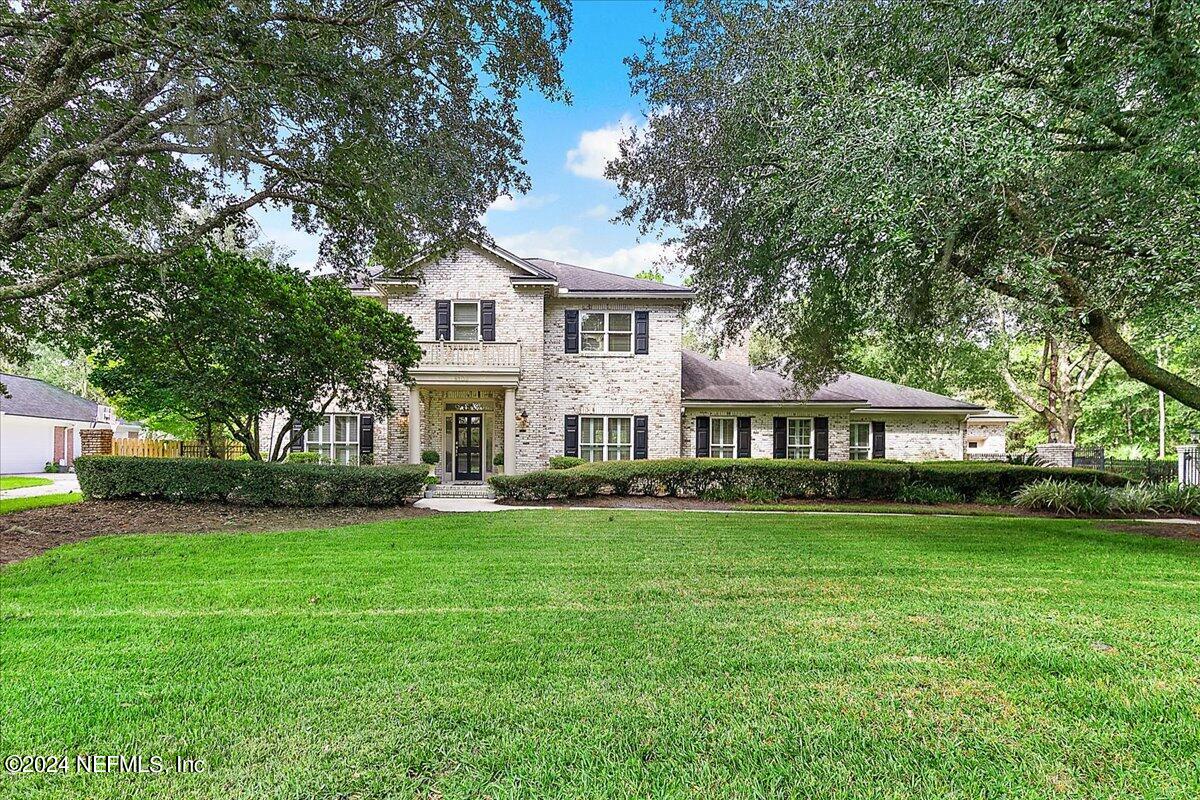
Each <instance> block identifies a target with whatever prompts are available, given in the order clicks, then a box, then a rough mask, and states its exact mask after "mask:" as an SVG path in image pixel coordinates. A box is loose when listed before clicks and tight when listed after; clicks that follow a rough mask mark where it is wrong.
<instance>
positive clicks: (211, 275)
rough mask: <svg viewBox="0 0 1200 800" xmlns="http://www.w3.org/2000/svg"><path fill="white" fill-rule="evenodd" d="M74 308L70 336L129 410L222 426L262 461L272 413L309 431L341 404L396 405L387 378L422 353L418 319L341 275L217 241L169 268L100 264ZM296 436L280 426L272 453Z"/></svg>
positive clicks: (75, 296)
mask: <svg viewBox="0 0 1200 800" xmlns="http://www.w3.org/2000/svg"><path fill="white" fill-rule="evenodd" d="M118 271H119V273H120V274H119V275H118V274H116V273H117V272H118ZM69 307H70V308H71V310H72V313H73V314H74V315H75V317H76V319H77V321H78V324H77V326H76V327H75V328H74V330H73V333H72V342H73V344H75V345H77V346H79V347H80V348H81V349H83V350H85V351H88V352H92V353H93V354H94V355H93V361H94V363H95V368H94V369H93V370H92V381H93V382H94V383H95V384H96V385H97V386H99V387H100V388H101V389H103V390H104V391H105V392H106V393H108V394H109V395H110V396H113V397H115V398H119V399H120V400H121V402H122V405H123V407H124V408H126V409H129V410H130V411H131V412H132V413H137V414H142V415H153V414H161V413H164V412H173V413H177V414H180V415H182V416H184V417H186V418H188V419H190V420H192V421H194V422H195V423H196V425H197V427H198V428H199V429H201V430H205V429H212V428H219V427H221V426H223V427H224V428H225V429H227V430H228V431H229V433H230V434H231V435H232V436H233V437H234V438H235V439H237V440H238V441H239V442H241V443H242V444H243V445H244V446H245V448H246V452H247V453H248V454H249V455H250V457H251V458H252V459H256V460H257V459H259V458H261V457H264V454H261V453H260V449H259V422H260V420H261V418H262V417H263V416H264V415H265V414H268V413H275V414H279V415H282V416H284V417H285V418H287V419H289V420H299V421H300V422H301V424H302V426H303V427H304V428H308V427H311V426H312V425H313V424H315V423H316V422H317V421H318V418H319V417H320V415H321V414H322V413H324V411H325V410H326V409H327V408H328V407H329V406H330V404H331V403H332V402H334V401H338V402H341V403H344V404H347V405H350V406H353V407H354V408H361V409H364V410H372V411H374V412H376V413H379V414H386V413H389V412H390V411H391V410H392V408H393V403H392V398H391V393H390V392H389V390H388V379H389V377H390V378H393V379H395V380H399V381H405V380H407V378H408V368H409V367H410V366H412V365H414V364H415V363H416V362H417V360H418V359H419V358H420V349H419V348H418V347H417V345H416V331H415V330H414V329H413V327H412V324H411V322H410V320H409V319H408V318H407V317H405V316H403V315H399V314H393V313H391V312H389V311H388V310H387V309H386V308H384V307H383V306H382V305H381V304H379V303H377V302H375V301H373V300H367V299H363V298H358V297H354V296H353V295H351V293H350V292H349V290H348V289H346V287H345V286H344V285H343V283H342V281H340V280H339V279H337V278H335V277H331V276H323V277H315V278H310V277H308V276H306V275H304V274H302V273H300V272H298V271H296V270H293V269H289V268H287V267H284V266H281V265H272V264H269V263H267V262H265V261H262V260H260V259H256V258H248V257H246V256H243V255H240V254H238V253H233V252H229V251H225V250H220V249H217V248H214V247H193V248H190V249H188V250H186V251H184V252H183V253H182V254H180V256H178V257H177V258H174V259H171V260H169V261H167V262H164V263H163V264H162V265H160V266H158V267H140V268H136V269H133V268H129V267H125V268H120V269H119V268H117V267H106V268H103V269H100V270H97V271H96V272H95V273H94V274H93V275H92V276H91V277H89V279H88V280H87V281H86V282H84V283H83V284H82V285H81V286H80V287H79V288H78V289H77V290H75V291H74V292H72V294H71V297H70V299H69ZM377 362H383V363H386V364H387V365H388V370H387V371H381V370H380V369H378V367H377ZM292 436H293V434H292V428H291V426H290V425H289V426H286V427H285V428H283V429H282V430H280V431H279V432H278V434H276V435H275V436H274V438H273V441H272V442H271V443H270V446H269V447H268V448H267V452H266V453H265V458H267V459H268V460H271V461H278V460H281V459H282V458H283V457H284V456H286V454H287V451H288V448H289V447H290V445H291V442H292Z"/></svg>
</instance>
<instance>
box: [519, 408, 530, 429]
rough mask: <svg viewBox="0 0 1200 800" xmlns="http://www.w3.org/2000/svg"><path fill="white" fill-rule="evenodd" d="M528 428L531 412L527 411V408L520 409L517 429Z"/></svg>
mask: <svg viewBox="0 0 1200 800" xmlns="http://www.w3.org/2000/svg"><path fill="white" fill-rule="evenodd" d="M528 428H529V414H527V413H526V412H525V409H521V410H520V411H518V412H517V429H518V430H522V431H523V430H526V429H528Z"/></svg>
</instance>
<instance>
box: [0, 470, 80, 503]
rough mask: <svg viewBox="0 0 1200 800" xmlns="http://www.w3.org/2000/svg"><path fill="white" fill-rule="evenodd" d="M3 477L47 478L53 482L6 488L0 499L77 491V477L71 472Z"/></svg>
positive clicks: (35, 473)
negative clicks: (22, 487) (42, 484)
mask: <svg viewBox="0 0 1200 800" xmlns="http://www.w3.org/2000/svg"><path fill="white" fill-rule="evenodd" d="M4 477H5V478H47V479H49V480H51V481H53V483H50V484H48V485H44V486H27V487H25V488H24V489H6V490H4V491H2V492H0V500H12V499H14V498H17V497H40V496H41V495H44V494H69V493H71V492H78V491H79V479H78V478H76V477H75V473H73V472H32V473H26V474H24V475H5V476H4Z"/></svg>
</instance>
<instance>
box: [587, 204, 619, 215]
mask: <svg viewBox="0 0 1200 800" xmlns="http://www.w3.org/2000/svg"><path fill="white" fill-rule="evenodd" d="M612 213H613V212H612V209H610V208H609V207H608V206H606V205H604V203H601V204H599V205H595V206H592V207H591V208H589V209H588V210H587V211H585V212H583V216H585V217H587V218H588V219H608V218H609V217H611V216H612Z"/></svg>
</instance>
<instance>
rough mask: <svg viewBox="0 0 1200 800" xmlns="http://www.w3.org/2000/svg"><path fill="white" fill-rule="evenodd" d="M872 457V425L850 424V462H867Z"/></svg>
mask: <svg viewBox="0 0 1200 800" xmlns="http://www.w3.org/2000/svg"><path fill="white" fill-rule="evenodd" d="M870 457H871V423H869V422H851V423H850V460H851V461H866V460H867V459H869V458H870Z"/></svg>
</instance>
